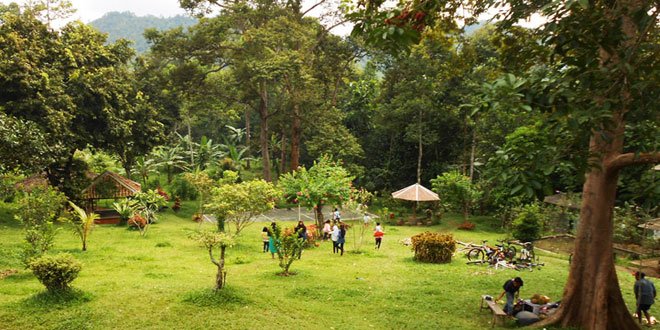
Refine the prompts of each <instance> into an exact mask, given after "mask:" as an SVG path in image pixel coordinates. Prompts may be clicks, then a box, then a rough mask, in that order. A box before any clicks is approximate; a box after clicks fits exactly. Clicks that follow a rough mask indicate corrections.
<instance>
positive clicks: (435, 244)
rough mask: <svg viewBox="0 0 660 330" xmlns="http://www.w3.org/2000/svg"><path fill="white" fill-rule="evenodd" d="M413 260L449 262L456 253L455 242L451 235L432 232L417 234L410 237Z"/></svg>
mask: <svg viewBox="0 0 660 330" xmlns="http://www.w3.org/2000/svg"><path fill="white" fill-rule="evenodd" d="M411 241H412V249H413V251H415V257H414V260H417V261H422V262H432V263H448V262H451V256H452V255H453V254H454V251H456V240H454V236H452V235H451V234H440V233H432V232H428V231H427V232H424V233H419V234H417V235H415V236H413V237H411Z"/></svg>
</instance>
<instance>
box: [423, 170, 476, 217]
mask: <svg viewBox="0 0 660 330" xmlns="http://www.w3.org/2000/svg"><path fill="white" fill-rule="evenodd" d="M431 184H432V187H433V191H435V192H436V193H438V195H439V196H440V200H441V201H442V205H443V207H444V208H445V209H447V210H452V211H454V212H461V213H463V218H465V219H466V220H467V217H468V215H469V214H470V208H471V207H472V205H473V204H474V203H475V202H477V200H478V199H479V197H480V195H481V192H480V191H479V190H478V189H477V187H475V185H474V184H473V183H472V182H471V181H470V178H469V177H466V176H464V175H462V174H460V173H458V172H456V171H454V172H446V173H443V174H442V175H438V177H437V178H435V179H433V180H431Z"/></svg>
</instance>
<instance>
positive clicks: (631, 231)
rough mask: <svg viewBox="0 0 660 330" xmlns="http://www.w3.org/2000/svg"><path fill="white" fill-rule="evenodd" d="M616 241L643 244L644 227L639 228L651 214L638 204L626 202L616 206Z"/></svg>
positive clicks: (614, 216)
mask: <svg viewBox="0 0 660 330" xmlns="http://www.w3.org/2000/svg"><path fill="white" fill-rule="evenodd" d="M613 218H614V242H616V243H624V244H642V241H643V238H644V235H643V234H644V229H642V228H639V227H638V226H639V225H640V224H643V223H644V220H645V219H646V218H650V216H649V215H647V214H644V212H643V211H642V210H641V209H640V208H639V207H638V206H636V205H633V204H629V203H625V204H624V205H623V206H622V207H619V206H617V207H615V208H614V215H613Z"/></svg>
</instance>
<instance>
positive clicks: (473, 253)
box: [465, 240, 493, 261]
mask: <svg viewBox="0 0 660 330" xmlns="http://www.w3.org/2000/svg"><path fill="white" fill-rule="evenodd" d="M486 242H488V241H487V240H483V241H482V243H481V245H477V246H474V247H472V248H470V249H469V250H468V251H467V253H466V254H465V256H467V258H468V260H470V261H479V260H481V261H485V260H486V256H490V255H491V254H492V251H493V249H492V248H491V247H490V246H488V245H486Z"/></svg>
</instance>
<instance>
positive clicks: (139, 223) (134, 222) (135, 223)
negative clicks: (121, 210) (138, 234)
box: [128, 214, 147, 228]
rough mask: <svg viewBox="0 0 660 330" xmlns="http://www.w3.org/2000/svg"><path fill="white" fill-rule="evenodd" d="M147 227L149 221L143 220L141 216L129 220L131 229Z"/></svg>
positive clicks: (136, 215) (137, 215)
mask: <svg viewBox="0 0 660 330" xmlns="http://www.w3.org/2000/svg"><path fill="white" fill-rule="evenodd" d="M146 225H147V219H145V218H143V217H142V216H141V215H139V214H135V215H134V216H133V217H131V218H130V219H128V226H129V227H136V228H144V227H145V226H146Z"/></svg>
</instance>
